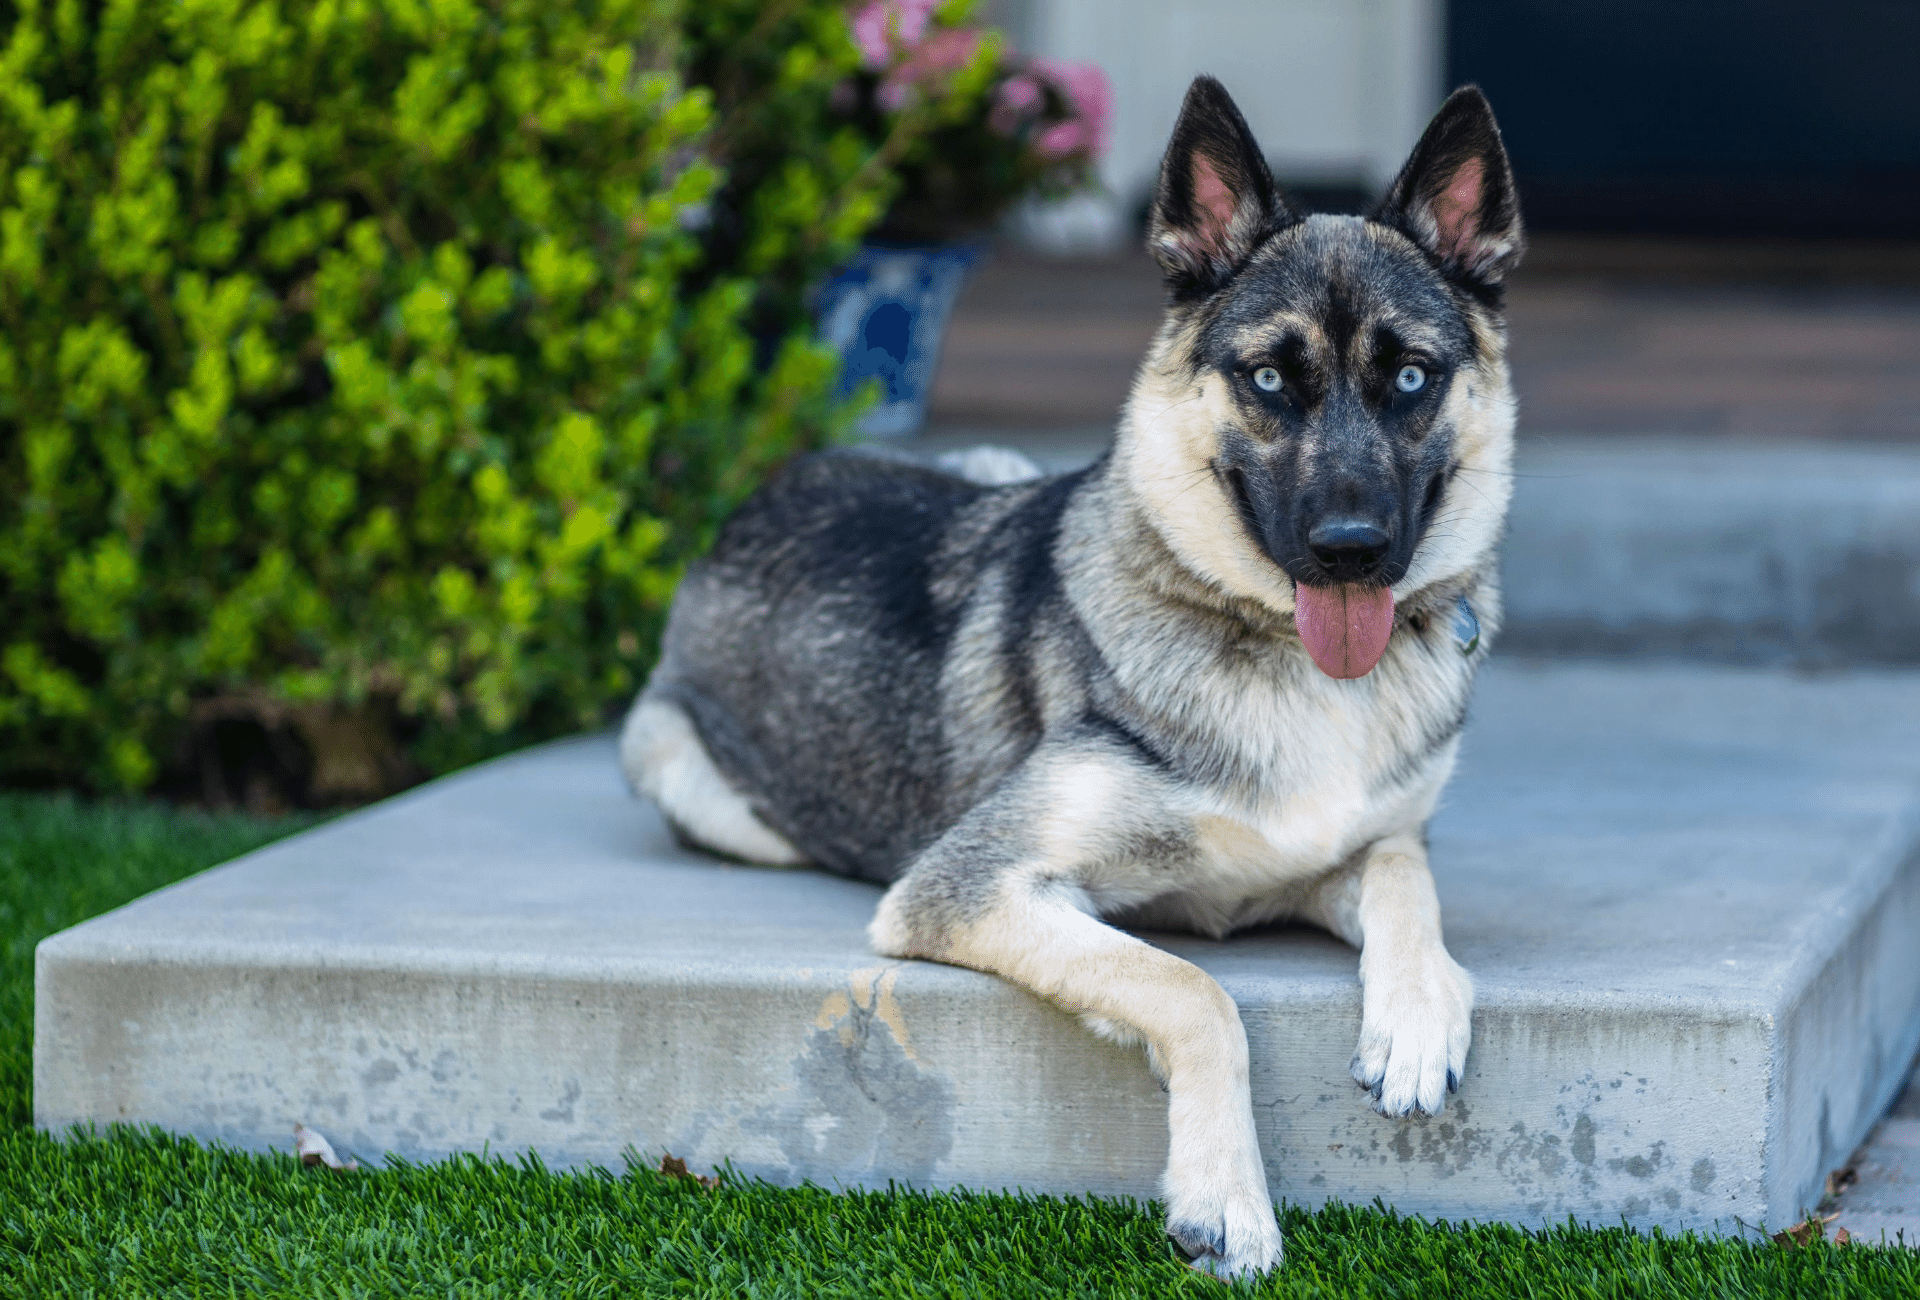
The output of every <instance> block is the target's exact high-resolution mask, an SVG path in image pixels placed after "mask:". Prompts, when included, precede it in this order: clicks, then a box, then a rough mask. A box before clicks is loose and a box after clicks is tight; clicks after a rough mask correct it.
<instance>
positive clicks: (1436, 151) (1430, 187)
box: [1373, 86, 1526, 287]
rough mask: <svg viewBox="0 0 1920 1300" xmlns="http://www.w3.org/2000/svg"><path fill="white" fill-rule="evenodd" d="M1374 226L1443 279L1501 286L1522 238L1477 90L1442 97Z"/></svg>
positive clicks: (1489, 115)
mask: <svg viewBox="0 0 1920 1300" xmlns="http://www.w3.org/2000/svg"><path fill="white" fill-rule="evenodd" d="M1373 219H1374V220H1375V221H1379V222H1383V223H1385V224H1387V225H1389V226H1393V227H1395V228H1396V229H1398V230H1399V231H1400V232H1401V233H1402V234H1404V235H1406V236H1407V237H1408V238H1409V239H1411V240H1413V242H1414V243H1416V244H1418V245H1420V247H1422V248H1424V249H1426V250H1427V252H1429V253H1430V254H1432V255H1433V258H1434V260H1435V261H1437V262H1439V263H1440V268H1441V269H1442V270H1443V271H1445V272H1446V273H1447V274H1449V275H1452V276H1455V277H1458V278H1459V279H1462V280H1465V281H1467V282H1468V283H1469V284H1474V285H1480V286H1486V287H1493V286H1497V285H1499V284H1500V283H1501V282H1502V281H1504V280H1505V279H1506V275H1507V272H1508V271H1510V270H1512V269H1513V267H1514V265H1515V264H1516V263H1517V262H1519V260H1520V254H1521V253H1522V252H1523V251H1525V249H1526V238H1525V235H1524V234H1523V233H1522V231H1521V227H1520V196H1519V194H1518V192H1517V191H1516V190H1515V189H1514V185H1513V168H1512V167H1511V166H1510V165H1509V164H1508V162H1507V150H1506V146H1504V145H1503V144H1501V143H1500V127H1499V126H1498V125H1497V124H1496V123H1495V122H1494V120H1493V109H1492V108H1491V107H1489V106H1488V104H1487V97H1486V96H1485V95H1483V94H1481V93H1480V87H1478V86H1462V87H1461V88H1460V89H1458V90H1456V91H1454V92H1453V94H1451V95H1449V96H1447V102H1446V103H1444V104H1442V105H1441V106H1440V111H1439V112H1438V113H1435V114H1434V115H1433V121H1432V122H1430V123H1429V124H1428V125H1427V132H1426V134H1425V135H1423V136H1421V137H1420V143H1419V144H1417V145H1415V146H1414V148H1413V156H1412V157H1411V158H1409V159H1407V165H1406V166H1405V167H1403V168H1401V169H1400V175H1399V176H1398V177H1397V178H1396V179H1395V180H1394V182H1393V186H1392V188H1391V189H1389V190H1388V191H1387V196H1386V197H1385V198H1384V199H1382V200H1381V201H1380V206H1379V207H1378V208H1376V209H1375V210H1374V213H1373Z"/></svg>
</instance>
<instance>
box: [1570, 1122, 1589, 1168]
mask: <svg viewBox="0 0 1920 1300" xmlns="http://www.w3.org/2000/svg"><path fill="white" fill-rule="evenodd" d="M1593 1131H1594V1129H1593V1116H1591V1115H1589V1114H1587V1113H1586V1112H1585V1111H1582V1112H1581V1113H1580V1115H1579V1117H1578V1118H1577V1119H1575V1120H1574V1121H1573V1142H1572V1144H1571V1145H1570V1146H1569V1147H1568V1149H1569V1150H1570V1151H1572V1152H1573V1158H1574V1159H1575V1160H1577V1161H1578V1162H1579V1163H1581V1164H1583V1165H1587V1166H1589V1167H1590V1166H1592V1164H1593V1159H1594V1150H1593Z"/></svg>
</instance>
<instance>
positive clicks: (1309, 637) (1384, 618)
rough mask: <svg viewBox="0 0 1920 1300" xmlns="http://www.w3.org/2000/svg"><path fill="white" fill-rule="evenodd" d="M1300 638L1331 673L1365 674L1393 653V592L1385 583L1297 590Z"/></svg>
mask: <svg viewBox="0 0 1920 1300" xmlns="http://www.w3.org/2000/svg"><path fill="white" fill-rule="evenodd" d="M1293 620H1294V623H1295V625H1296V626H1298V627H1299V629H1300V640H1301V641H1302V642H1304V643H1305V644H1306V647H1307V653H1308V654H1310V655H1312V656H1313V662H1315V663H1316V664H1319V665H1320V671H1321V672H1323V673H1325V674H1326V675H1327V676H1329V677H1338V678H1341V679H1343V680H1344V679H1346V678H1349V677H1365V676H1366V675H1367V674H1368V673H1370V672H1372V671H1373V666H1374V665H1375V664H1377V663H1379V662H1380V656H1381V655H1383V654H1385V653H1386V652H1387V638H1388V637H1389V636H1391V635H1392V633H1393V592H1392V591H1390V590H1389V589H1387V588H1385V587H1356V586H1344V587H1303V586H1301V585H1299V584H1298V583H1296V584H1294V588H1293Z"/></svg>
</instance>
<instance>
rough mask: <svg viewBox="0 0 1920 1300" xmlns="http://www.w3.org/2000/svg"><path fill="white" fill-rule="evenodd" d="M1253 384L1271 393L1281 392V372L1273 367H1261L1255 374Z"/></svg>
mask: <svg viewBox="0 0 1920 1300" xmlns="http://www.w3.org/2000/svg"><path fill="white" fill-rule="evenodd" d="M1253 382H1254V383H1255V385H1257V386H1258V387H1260V388H1262V389H1264V390H1265V391H1267V392H1269V393H1277V392H1279V391H1280V372H1279V371H1278V370H1275V369H1274V368H1273V367H1272V366H1261V367H1260V368H1259V369H1258V370H1256V371H1254V372H1253Z"/></svg>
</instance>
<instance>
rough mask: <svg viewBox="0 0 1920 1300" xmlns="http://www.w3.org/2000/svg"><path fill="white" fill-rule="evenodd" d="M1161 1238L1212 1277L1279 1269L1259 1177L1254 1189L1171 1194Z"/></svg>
mask: <svg viewBox="0 0 1920 1300" xmlns="http://www.w3.org/2000/svg"><path fill="white" fill-rule="evenodd" d="M1167 1235H1168V1236H1169V1237H1172V1238H1173V1240H1174V1243H1175V1244H1176V1245H1178V1246H1179V1247H1180V1249H1181V1250H1183V1251H1185V1252H1186V1253H1187V1255H1188V1257H1189V1258H1188V1262H1189V1263H1190V1264H1191V1265H1192V1266H1193V1267H1194V1268H1196V1269H1198V1270H1200V1271H1201V1272H1202V1273H1211V1274H1213V1276H1215V1277H1221V1278H1237V1277H1257V1276H1259V1275H1260V1274H1262V1273H1265V1272H1268V1271H1269V1270H1271V1269H1275V1268H1278V1267H1280V1251H1281V1245H1280V1224H1279V1221H1278V1220H1276V1219H1275V1218H1274V1214H1273V1204H1272V1202H1270V1201H1269V1200H1268V1199H1267V1189H1266V1180H1265V1179H1264V1178H1263V1179H1261V1180H1260V1187H1259V1190H1258V1191H1254V1190H1252V1189H1240V1190H1239V1191H1238V1192H1237V1193H1230V1194H1228V1195H1225V1196H1219V1195H1214V1196H1209V1195H1207V1194H1205V1193H1204V1192H1203V1193H1200V1194H1198V1195H1179V1194H1176V1195H1175V1196H1174V1197H1173V1198H1172V1200H1171V1202H1170V1203H1169V1204H1168V1207H1167Z"/></svg>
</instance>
